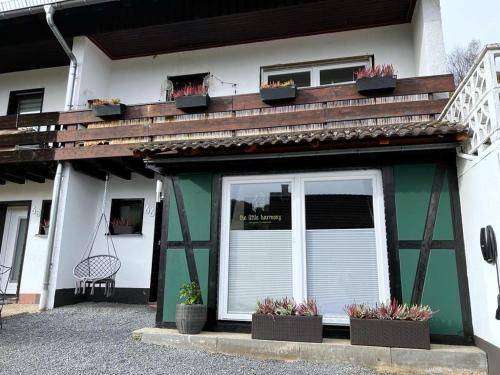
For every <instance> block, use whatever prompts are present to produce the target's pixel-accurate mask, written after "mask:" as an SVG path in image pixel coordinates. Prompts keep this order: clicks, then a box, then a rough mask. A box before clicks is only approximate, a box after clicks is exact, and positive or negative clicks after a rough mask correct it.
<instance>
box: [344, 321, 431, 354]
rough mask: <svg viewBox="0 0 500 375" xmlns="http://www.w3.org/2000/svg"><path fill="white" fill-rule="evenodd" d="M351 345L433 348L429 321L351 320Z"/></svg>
mask: <svg viewBox="0 0 500 375" xmlns="http://www.w3.org/2000/svg"><path fill="white" fill-rule="evenodd" d="M350 321H351V344H352V345H364V346H385V347H391V348H410V349H427V350H429V349H430V348H431V344H430V334H429V321H428V320H427V321H425V322H419V321H411V320H379V319H353V318H351V319H350Z"/></svg>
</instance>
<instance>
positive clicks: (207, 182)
mask: <svg viewBox="0 0 500 375" xmlns="http://www.w3.org/2000/svg"><path fill="white" fill-rule="evenodd" d="M180 184H181V190H182V195H183V197H184V206H185V208H186V215H187V218H188V223H189V232H190V234H191V240H193V241H209V240H210V217H211V214H212V210H211V208H212V175H210V174H192V175H181V176H180Z"/></svg>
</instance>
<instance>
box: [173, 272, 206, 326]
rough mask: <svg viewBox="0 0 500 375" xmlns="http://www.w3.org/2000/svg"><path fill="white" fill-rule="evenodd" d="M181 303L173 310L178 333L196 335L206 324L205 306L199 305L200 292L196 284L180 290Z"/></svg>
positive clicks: (189, 284) (185, 286) (187, 284)
mask: <svg viewBox="0 0 500 375" xmlns="http://www.w3.org/2000/svg"><path fill="white" fill-rule="evenodd" d="M180 297H181V303H180V304H177V306H176V309H175V324H176V326H177V330H178V331H179V333H183V334H190V335H196V334H198V333H200V332H201V331H202V329H203V327H204V326H205V323H206V322H207V306H206V305H203V304H201V290H200V286H199V285H198V283H196V282H194V281H193V282H191V283H186V284H184V285H183V286H182V287H181V289H180Z"/></svg>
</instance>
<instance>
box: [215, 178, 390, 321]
mask: <svg viewBox="0 0 500 375" xmlns="http://www.w3.org/2000/svg"><path fill="white" fill-rule="evenodd" d="M346 179H371V180H372V186H373V210H374V226H375V233H376V248H377V271H378V279H379V296H380V301H381V302H385V301H386V300H387V299H389V298H390V295H391V294H390V284H389V261H388V253H387V236H386V233H387V232H386V225H385V209H384V195H383V185H382V173H381V171H380V170H374V169H370V170H352V171H333V172H317V173H316V172H311V173H297V174H270V175H249V176H235V177H223V181H222V197H221V198H222V204H221V228H220V233H221V237H220V257H219V259H220V261H219V297H218V319H220V320H239V321H250V320H251V319H252V316H251V314H231V313H228V311H227V307H228V282H229V280H228V275H229V272H228V271H229V234H230V228H229V224H230V210H231V204H230V192H231V185H233V184H239V183H240V184H241V183H265V182H287V183H289V184H290V186H291V192H292V244H293V245H292V251H293V258H292V259H293V262H292V267H293V274H294V277H293V292H294V295H293V297H294V298H295V299H296V300H297V301H301V300H303V299H305V298H306V297H307V296H306V294H307V292H306V290H307V287H306V286H307V285H306V263H305V259H306V254H305V252H306V247H305V235H304V234H305V233H304V232H305V210H304V202H303V199H302V196H303V192H304V183H305V182H306V181H317V180H325V181H326V180H328V181H331V180H346ZM284 297H285V296H284ZM324 323H325V324H337V325H348V324H349V320H348V318H346V317H325V318H324Z"/></svg>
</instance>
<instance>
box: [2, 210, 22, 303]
mask: <svg viewBox="0 0 500 375" xmlns="http://www.w3.org/2000/svg"><path fill="white" fill-rule="evenodd" d="M27 230H28V207H8V208H7V213H6V215H5V227H4V232H3V239H2V248H1V250H0V264H2V265H4V266H6V267H12V269H11V271H10V275H9V278H8V279H7V278H2V285H0V289H2V290H3V289H4V288H6V293H7V294H17V284H18V282H19V276H20V274H21V265H22V260H23V255H24V254H23V253H24V245H25V242H26V231H27Z"/></svg>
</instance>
